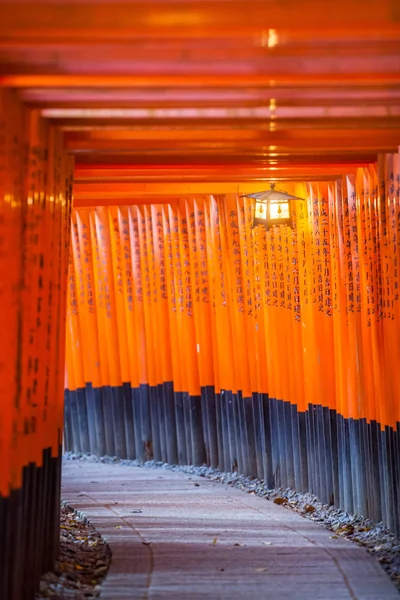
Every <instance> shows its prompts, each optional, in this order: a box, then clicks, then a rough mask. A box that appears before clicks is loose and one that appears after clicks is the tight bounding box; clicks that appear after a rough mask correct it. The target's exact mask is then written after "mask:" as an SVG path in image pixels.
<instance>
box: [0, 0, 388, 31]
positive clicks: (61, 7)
mask: <svg viewBox="0 0 400 600" xmlns="http://www.w3.org/2000/svg"><path fill="white" fill-rule="evenodd" d="M399 21H400V8H399V4H398V2H397V0H380V2H376V0H364V1H363V3H362V6H360V3H359V1H358V0H336V1H335V6H334V10H324V8H323V6H322V4H321V0H286V1H285V2H283V1H282V0H269V1H268V2H266V1H264V2H260V1H257V0H248V1H247V2H246V1H244V0H230V1H229V2H226V1H223V0H219V1H205V0H197V1H194V0H192V1H190V2H185V3H182V2H179V1H175V2H173V1H170V2H160V1H159V2H154V1H152V0H147V1H146V2H142V1H139V0H131V2H129V3H127V2H118V1H117V2H108V3H101V4H100V3H93V2H85V1H82V2H73V1H72V2H51V3H49V2H34V1H32V2H27V1H25V2H20V1H15V0H14V1H12V2H10V1H4V0H3V2H2V4H1V6H0V34H1V35H0V37H2V36H3V35H4V36H5V37H9V38H10V37H11V38H12V37H13V36H17V35H21V36H22V35H23V36H25V39H27V38H29V37H33V36H38V34H42V36H43V35H45V36H61V37H69V36H72V37H73V36H74V35H75V36H76V35H81V36H82V34H83V35H84V36H85V37H86V38H91V37H99V36H102V37H108V36H112V37H116V36H117V35H119V36H122V35H126V36H128V35H141V36H143V37H146V36H151V35H152V36H158V37H160V36H162V35H164V36H165V35H169V36H173V37H175V36H181V37H182V36H185V35H186V36H187V35H192V36H193V35H197V36H207V35H212V34H213V33H214V35H218V36H221V35H223V34H224V33H225V35H227V34H228V33H229V35H231V34H232V32H235V33H236V35H237V32H238V31H239V32H247V33H249V32H256V31H260V30H261V31H262V30H265V31H266V35H267V36H268V32H269V31H270V29H271V28H275V29H278V30H279V29H282V30H285V31H287V30H289V31H290V30H297V31H302V32H304V33H305V34H306V33H308V32H310V30H313V29H319V28H324V29H327V30H336V31H337V32H342V33H343V32H346V31H348V32H350V31H351V32H352V34H353V35H354V31H358V30H379V31H380V32H381V33H384V32H385V31H393V30H394V29H395V30H399V25H400V22H399ZM278 35H279V31H278Z"/></svg>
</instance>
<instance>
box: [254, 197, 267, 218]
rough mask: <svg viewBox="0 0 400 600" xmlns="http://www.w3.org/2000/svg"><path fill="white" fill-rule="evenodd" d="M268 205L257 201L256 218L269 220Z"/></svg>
mask: <svg viewBox="0 0 400 600" xmlns="http://www.w3.org/2000/svg"><path fill="white" fill-rule="evenodd" d="M267 216H268V215H267V203H266V202H259V201H256V210H255V218H256V219H265V220H266V219H267Z"/></svg>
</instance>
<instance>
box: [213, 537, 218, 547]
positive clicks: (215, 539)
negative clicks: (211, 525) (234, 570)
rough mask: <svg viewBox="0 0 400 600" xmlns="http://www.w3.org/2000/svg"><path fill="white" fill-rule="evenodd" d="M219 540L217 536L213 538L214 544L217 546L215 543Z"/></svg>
mask: <svg viewBox="0 0 400 600" xmlns="http://www.w3.org/2000/svg"><path fill="white" fill-rule="evenodd" d="M217 541H218V539H217V538H216V537H215V538H214V539H213V543H212V545H213V546H215V544H216V543H217Z"/></svg>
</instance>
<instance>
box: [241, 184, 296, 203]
mask: <svg viewBox="0 0 400 600" xmlns="http://www.w3.org/2000/svg"><path fill="white" fill-rule="evenodd" d="M242 198H254V199H255V200H258V201H261V202H266V201H267V200H275V201H278V202H287V201H288V200H302V198H298V197H297V196H292V195H290V194H288V193H287V192H284V191H283V190H278V189H276V187H275V184H274V183H271V189H269V190H268V191H265V192H255V193H254V194H243V196H242Z"/></svg>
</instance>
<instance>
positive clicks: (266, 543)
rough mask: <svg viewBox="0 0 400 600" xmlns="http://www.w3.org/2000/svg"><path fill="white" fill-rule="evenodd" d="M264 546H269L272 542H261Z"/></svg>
mask: <svg viewBox="0 0 400 600" xmlns="http://www.w3.org/2000/svg"><path fill="white" fill-rule="evenodd" d="M263 544H264V546H270V545H271V544H272V542H263Z"/></svg>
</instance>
